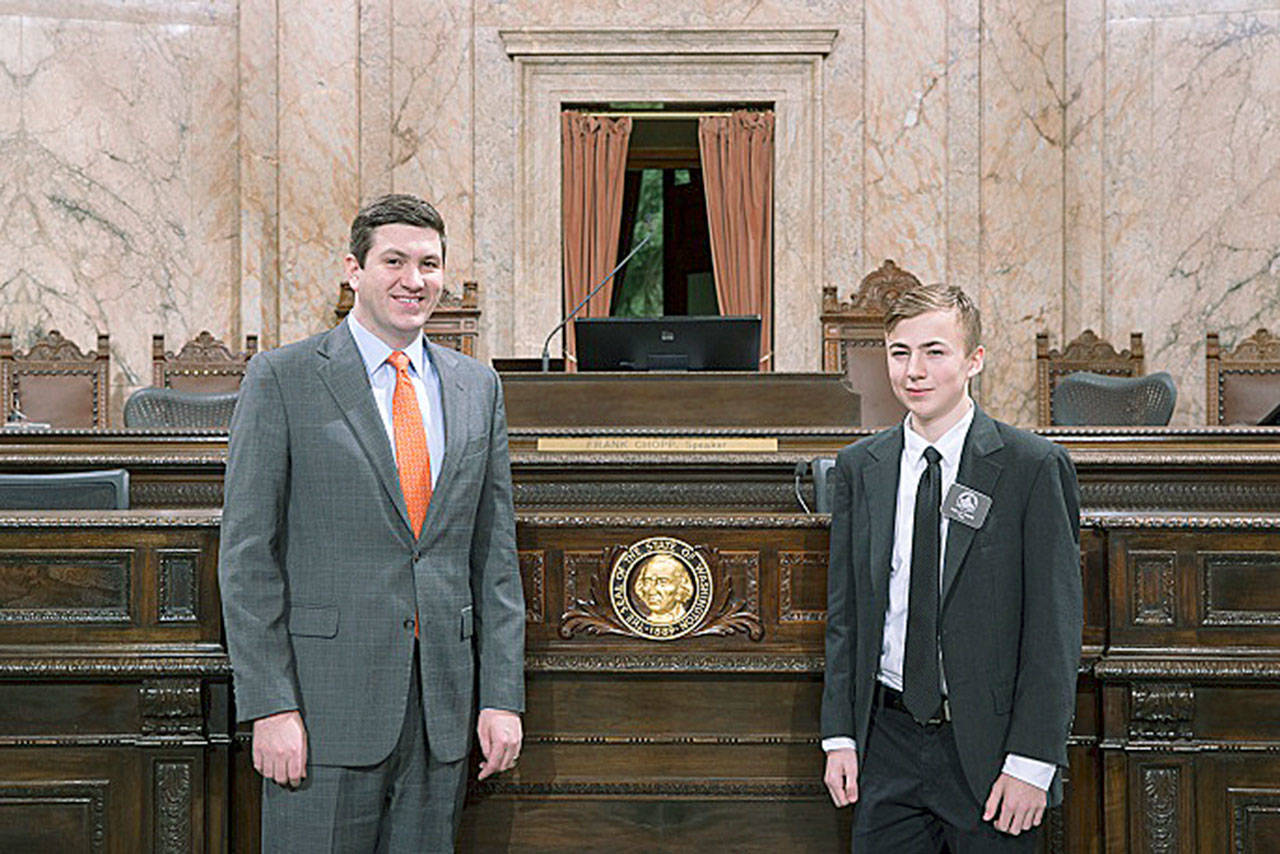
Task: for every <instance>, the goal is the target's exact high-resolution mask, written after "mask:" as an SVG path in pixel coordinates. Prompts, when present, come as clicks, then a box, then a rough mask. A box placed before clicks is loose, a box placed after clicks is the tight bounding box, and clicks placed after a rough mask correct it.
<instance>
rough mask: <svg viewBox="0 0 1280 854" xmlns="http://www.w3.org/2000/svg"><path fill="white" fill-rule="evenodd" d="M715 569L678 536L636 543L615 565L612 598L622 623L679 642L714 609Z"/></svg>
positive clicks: (655, 637) (654, 637)
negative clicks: (712, 607) (713, 580)
mask: <svg viewBox="0 0 1280 854" xmlns="http://www.w3.org/2000/svg"><path fill="white" fill-rule="evenodd" d="M712 592H713V584H712V580H711V570H710V568H709V567H708V566H707V562H706V560H705V559H703V557H702V555H701V554H699V553H698V552H697V550H696V549H694V547H693V546H691V545H689V544H688V543H686V542H684V541H682V540H677V539H675V538H673V537H649V538H648V539H644V540H641V541H639V542H637V543H634V544H633V545H632V546H631V547H630V548H628V549H627V550H626V551H625V552H623V553H622V555H620V556H619V557H618V559H617V560H616V561H615V562H614V565H613V571H612V572H611V573H610V575H609V598H610V600H611V602H612V604H613V609H614V612H615V613H616V614H617V615H618V619H619V621H621V622H622V624H623V625H625V626H626V627H627V628H629V629H631V630H632V631H633V632H635V633H636V634H637V635H640V636H641V637H643V638H648V639H649V640H675V639H676V638H678V637H683V636H684V635H687V634H688V633H689V632H691V631H693V630H694V629H695V628H697V627H698V625H699V624H701V623H702V621H703V620H704V619H705V618H706V616H707V612H708V611H709V610H710V608H711V598H712Z"/></svg>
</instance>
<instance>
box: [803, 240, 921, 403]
mask: <svg viewBox="0 0 1280 854" xmlns="http://www.w3.org/2000/svg"><path fill="white" fill-rule="evenodd" d="M919 286H920V280H919V279H917V278H916V277H915V276H914V275H912V274H911V273H909V272H907V271H906V270H903V269H902V268H901V267H899V266H898V265H897V264H895V263H894V262H893V261H892V260H885V262H884V263H883V264H881V265H880V266H879V267H878V268H877V269H875V270H872V271H871V272H870V273H868V274H867V275H866V276H865V277H864V278H863V280H862V282H861V283H860V284H859V285H858V288H857V290H855V291H854V292H853V293H852V294H851V295H850V296H849V300H848V301H847V302H841V301H840V300H839V298H838V297H837V295H836V289H835V287H834V286H830V285H829V286H827V287H824V288H823V289H822V369H823V370H824V371H832V372H836V373H840V374H843V375H844V377H845V383H846V385H848V387H849V388H850V390H851V391H853V392H855V393H857V394H858V395H859V396H860V397H861V406H862V426H863V427H887V426H889V425H891V424H896V423H898V422H899V421H901V420H902V417H903V416H904V415H905V414H906V410H905V409H903V408H902V404H901V403H899V402H898V399H897V398H896V397H894V396H893V389H892V388H891V387H890V385H889V372H888V368H887V367H886V364H885V352H884V315H885V311H886V310H887V309H888V307H889V304H890V303H891V302H893V300H895V299H896V298H897V297H898V295H899V294H900V293H902V292H903V291H905V290H908V289H910V288H914V287H919Z"/></svg>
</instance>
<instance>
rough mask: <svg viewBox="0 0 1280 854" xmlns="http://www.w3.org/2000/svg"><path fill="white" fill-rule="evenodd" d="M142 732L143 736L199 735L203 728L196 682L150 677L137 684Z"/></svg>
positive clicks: (200, 701) (199, 688)
mask: <svg viewBox="0 0 1280 854" xmlns="http://www.w3.org/2000/svg"><path fill="white" fill-rule="evenodd" d="M138 710H139V713H140V714H141V716H142V732H143V734H144V735H147V736H188V735H193V736H199V735H202V734H203V732H204V706H203V700H202V692H201V686H200V682H199V681H198V680H195V679H154V680H149V681H146V682H143V683H142V685H140V686H139V687H138Z"/></svg>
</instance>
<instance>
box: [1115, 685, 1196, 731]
mask: <svg viewBox="0 0 1280 854" xmlns="http://www.w3.org/2000/svg"><path fill="white" fill-rule="evenodd" d="M1195 711H1196V693H1195V690H1194V689H1193V688H1192V687H1191V685H1189V684H1187V683H1181V682H1180V683H1173V684H1168V683H1161V682H1140V683H1138V684H1135V685H1131V686H1129V736H1130V737H1131V738H1191V736H1192V721H1193V720H1194V718H1195Z"/></svg>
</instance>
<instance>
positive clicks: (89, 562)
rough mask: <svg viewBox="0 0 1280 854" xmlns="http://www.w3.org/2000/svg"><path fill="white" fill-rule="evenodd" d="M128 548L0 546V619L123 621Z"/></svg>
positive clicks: (125, 620)
mask: <svg viewBox="0 0 1280 854" xmlns="http://www.w3.org/2000/svg"><path fill="white" fill-rule="evenodd" d="M133 558H134V552H133V551H132V550H130V549H93V550H90V549H61V550H58V551H56V552H52V551H50V550H47V549H5V550H3V551H0V623H111V624H119V623H128V622H129V621H130V619H131V614H130V612H129V590H130V583H131V580H132V577H133Z"/></svg>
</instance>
